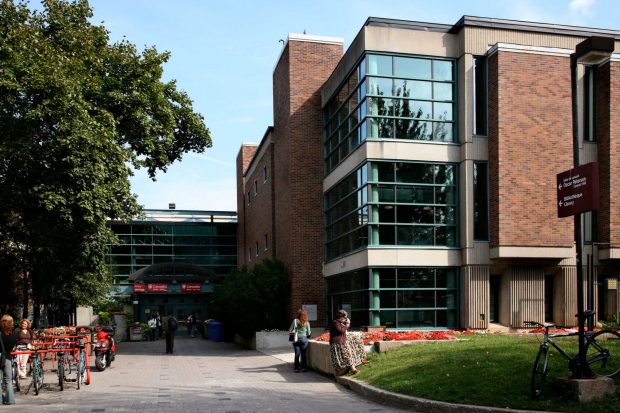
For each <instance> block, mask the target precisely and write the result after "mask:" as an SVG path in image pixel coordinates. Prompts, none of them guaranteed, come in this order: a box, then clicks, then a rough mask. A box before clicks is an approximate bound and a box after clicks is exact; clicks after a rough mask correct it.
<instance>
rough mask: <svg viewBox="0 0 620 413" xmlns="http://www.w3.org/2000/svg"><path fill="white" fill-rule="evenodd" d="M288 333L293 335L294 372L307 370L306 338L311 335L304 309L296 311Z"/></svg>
mask: <svg viewBox="0 0 620 413" xmlns="http://www.w3.org/2000/svg"><path fill="white" fill-rule="evenodd" d="M288 330H289V333H292V334H294V335H295V338H294V340H293V350H294V351H295V362H294V367H295V373H299V369H300V368H301V371H303V372H306V371H308V363H307V358H306V350H307V349H308V339H309V338H310V337H311V336H312V331H311V330H310V322H309V321H308V313H307V312H306V311H305V310H304V309H300V310H299V311H298V312H297V318H296V319H294V320H293V322H292V323H291V326H290V327H289V329H288Z"/></svg>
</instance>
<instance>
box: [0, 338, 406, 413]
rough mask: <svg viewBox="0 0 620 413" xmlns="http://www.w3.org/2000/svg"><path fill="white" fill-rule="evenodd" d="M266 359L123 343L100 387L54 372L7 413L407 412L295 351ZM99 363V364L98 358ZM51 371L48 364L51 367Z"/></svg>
mask: <svg viewBox="0 0 620 413" xmlns="http://www.w3.org/2000/svg"><path fill="white" fill-rule="evenodd" d="M270 353H271V354H264V353H261V352H259V351H255V350H246V349H243V348H240V347H239V346H237V345H236V344H233V343H214V342H212V341H209V340H204V339H201V338H193V339H192V338H177V340H176V344H175V349H174V354H172V355H167V354H165V344H164V341H163V340H160V341H156V342H123V343H119V344H118V354H117V357H116V360H115V361H114V362H113V363H112V365H111V366H110V367H109V368H108V369H106V370H105V371H103V372H97V371H96V370H95V368H94V366H93V367H92V370H91V371H92V383H91V384H90V385H89V386H84V387H82V389H80V390H77V389H76V386H75V383H72V382H70V383H67V384H66V386H65V390H64V391H60V389H59V386H58V383H57V380H58V379H57V377H56V374H55V373H54V372H51V371H49V370H48V371H46V372H45V378H44V383H45V385H44V387H43V389H42V391H41V392H40V393H39V395H38V396H35V395H34V393H33V392H32V390H30V389H28V388H25V389H24V390H23V391H22V392H21V393H20V394H18V395H16V402H17V404H15V405H13V406H3V408H2V411H3V412H4V411H6V412H20V413H30V412H32V413H40V412H84V413H86V412H88V413H91V412H105V413H110V412H156V413H166V412H171V413H172V412H181V413H198V412H213V413H216V412H217V413H241V412H279V413H283V412H301V413H315V412H335V411H338V412H344V413H347V412H351V413H352V412H385V413H392V412H402V411H403V410H401V409H398V408H392V407H386V406H384V405H381V404H378V403H375V402H372V401H369V400H367V399H364V398H360V397H359V396H358V395H357V394H355V393H354V392H352V391H351V390H349V389H347V388H345V387H343V386H340V385H338V384H337V383H336V382H335V381H334V380H333V379H332V378H330V377H326V376H324V375H321V374H317V373H313V372H308V373H294V372H293V366H292V360H293V350H292V348H288V349H277V350H276V351H273V352H270ZM90 364H91V365H92V364H93V363H92V360H91V363H90ZM46 367H47V366H46Z"/></svg>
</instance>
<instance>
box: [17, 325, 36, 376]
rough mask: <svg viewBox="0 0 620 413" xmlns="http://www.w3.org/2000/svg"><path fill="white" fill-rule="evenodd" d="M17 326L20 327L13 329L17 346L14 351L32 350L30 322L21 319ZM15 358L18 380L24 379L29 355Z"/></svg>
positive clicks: (32, 336) (32, 337)
mask: <svg viewBox="0 0 620 413" xmlns="http://www.w3.org/2000/svg"><path fill="white" fill-rule="evenodd" d="M19 325H20V326H19V327H18V328H16V329H15V334H17V346H16V347H15V350H17V351H28V350H30V349H31V348H32V340H33V339H34V335H33V333H32V330H31V329H30V321H28V320H27V319H23V320H22V321H21V323H20V324H19ZM15 357H17V369H18V370H19V378H20V379H25V378H26V373H27V367H28V359H29V358H30V354H19V355H17V356H15Z"/></svg>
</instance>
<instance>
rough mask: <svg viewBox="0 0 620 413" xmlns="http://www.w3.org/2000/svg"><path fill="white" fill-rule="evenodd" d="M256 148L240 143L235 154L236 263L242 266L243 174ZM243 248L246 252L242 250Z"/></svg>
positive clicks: (243, 233) (243, 243)
mask: <svg viewBox="0 0 620 413" xmlns="http://www.w3.org/2000/svg"><path fill="white" fill-rule="evenodd" d="M256 148H257V147H256V145H251V146H249V145H242V146H241V149H239V153H238V154H237V166H236V170H237V172H236V174H237V222H238V224H237V239H238V245H239V247H238V249H237V257H238V258H237V265H238V266H239V267H241V266H243V265H244V264H245V263H246V261H247V257H246V254H247V248H246V246H245V244H246V242H245V236H246V235H245V234H246V230H245V207H246V200H245V194H246V193H247V190H246V189H245V181H244V180H243V174H244V173H245V170H246V169H247V167H248V165H249V164H250V161H251V160H252V157H254V154H255V153H256ZM244 249H245V251H246V252H244Z"/></svg>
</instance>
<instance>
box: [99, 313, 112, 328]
mask: <svg viewBox="0 0 620 413" xmlns="http://www.w3.org/2000/svg"><path fill="white" fill-rule="evenodd" d="M99 325H100V326H109V325H110V313H108V312H107V311H101V312H100V313H99Z"/></svg>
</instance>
